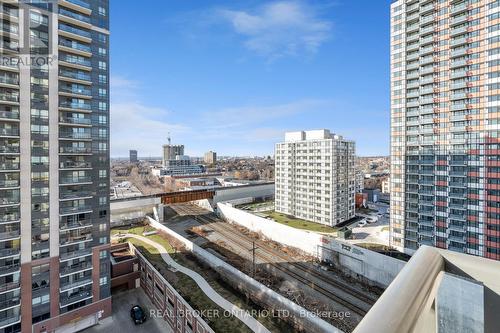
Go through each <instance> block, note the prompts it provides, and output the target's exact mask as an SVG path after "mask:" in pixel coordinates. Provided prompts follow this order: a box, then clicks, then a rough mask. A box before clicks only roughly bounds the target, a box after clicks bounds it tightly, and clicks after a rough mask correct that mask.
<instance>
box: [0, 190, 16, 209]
mask: <svg viewBox="0 0 500 333" xmlns="http://www.w3.org/2000/svg"><path fill="white" fill-rule="evenodd" d="M2 195H3V194H2V193H0V206H5V205H17V204H19V196H11V195H7V196H2Z"/></svg>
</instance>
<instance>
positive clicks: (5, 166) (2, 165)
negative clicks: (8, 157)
mask: <svg viewBox="0 0 500 333" xmlns="http://www.w3.org/2000/svg"><path fill="white" fill-rule="evenodd" d="M0 170H2V171H6V170H14V171H15V170H19V163H15V162H0Z"/></svg>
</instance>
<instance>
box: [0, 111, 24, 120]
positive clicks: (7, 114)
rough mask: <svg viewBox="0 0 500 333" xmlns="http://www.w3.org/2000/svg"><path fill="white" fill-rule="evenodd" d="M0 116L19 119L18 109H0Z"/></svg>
mask: <svg viewBox="0 0 500 333" xmlns="http://www.w3.org/2000/svg"><path fill="white" fill-rule="evenodd" d="M0 118H2V119H15V120H19V112H18V111H0Z"/></svg>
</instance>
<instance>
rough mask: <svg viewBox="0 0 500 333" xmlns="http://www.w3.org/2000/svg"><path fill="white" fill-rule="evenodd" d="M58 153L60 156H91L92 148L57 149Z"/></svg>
mask: <svg viewBox="0 0 500 333" xmlns="http://www.w3.org/2000/svg"><path fill="white" fill-rule="evenodd" d="M59 152H61V153H62V154H91V153H92V148H90V147H63V146H61V147H59Z"/></svg>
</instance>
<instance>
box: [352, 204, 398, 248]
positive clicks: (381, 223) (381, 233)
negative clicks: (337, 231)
mask: <svg viewBox="0 0 500 333" xmlns="http://www.w3.org/2000/svg"><path fill="white" fill-rule="evenodd" d="M369 206H370V208H371V209H374V210H376V211H377V212H373V213H371V214H369V215H366V214H363V216H371V217H372V218H376V219H377V222H375V223H367V224H365V225H364V226H363V227H360V226H358V224H354V225H352V227H353V228H352V236H353V239H349V240H346V241H348V242H350V243H353V244H355V243H372V244H380V245H386V246H388V245H389V217H388V216H387V215H385V213H386V212H387V209H388V208H389V205H387V204H383V203H375V204H374V203H370V205H369ZM360 215H361V214H360Z"/></svg>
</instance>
